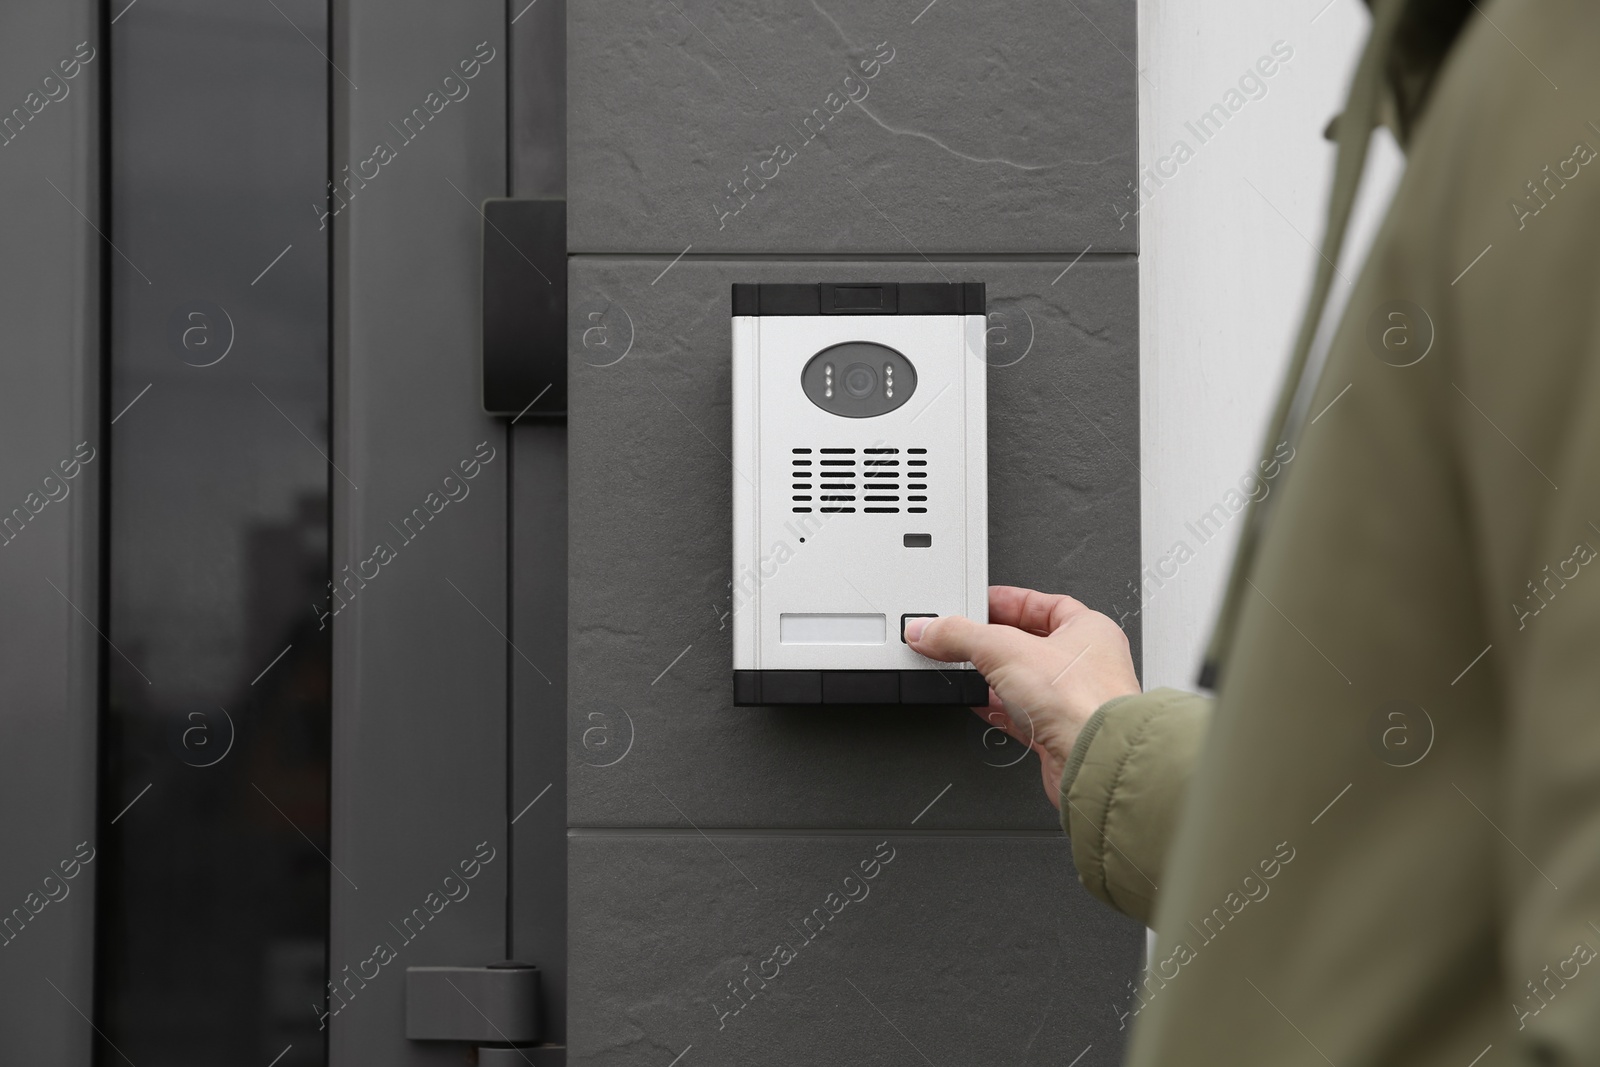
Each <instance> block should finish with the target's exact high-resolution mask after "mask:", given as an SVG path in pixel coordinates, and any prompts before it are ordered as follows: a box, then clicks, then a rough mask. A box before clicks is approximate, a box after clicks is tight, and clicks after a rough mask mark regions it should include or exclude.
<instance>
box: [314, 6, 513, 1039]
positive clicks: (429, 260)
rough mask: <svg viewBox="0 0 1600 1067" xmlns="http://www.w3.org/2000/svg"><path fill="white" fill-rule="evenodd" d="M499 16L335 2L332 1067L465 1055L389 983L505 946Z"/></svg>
mask: <svg viewBox="0 0 1600 1067" xmlns="http://www.w3.org/2000/svg"><path fill="white" fill-rule="evenodd" d="M506 22H507V17H506V13H505V5H504V3H502V2H498V0H463V2H457V3H450V4H439V3H435V2H433V0H342V2H340V3H338V4H336V5H335V8H334V42H333V48H332V49H330V51H329V54H330V56H331V57H332V59H333V62H334V63H335V64H337V65H338V68H339V71H340V74H339V76H337V77H335V78H334V80H333V98H334V109H333V115H334V136H333V144H334V154H333V161H332V162H333V172H334V174H335V175H336V177H337V179H338V181H339V182H340V186H339V190H338V196H337V199H336V201H335V203H334V205H333V206H334V207H335V208H337V210H338V214H337V216H336V217H334V218H333V219H332V220H331V221H330V225H331V227H332V229H333V233H334V237H333V244H334V268H333V271H334V273H333V285H334V330H333V336H334V405H335V407H334V410H335V412H336V416H335V420H334V423H335V442H334V443H335V451H334V454H333V458H334V461H335V462H336V463H338V464H339V466H340V468H342V469H343V471H344V472H345V473H346V474H348V475H349V476H350V481H349V482H346V481H344V480H343V479H342V478H341V479H338V480H336V481H335V483H334V542H333V543H334V559H333V565H334V570H335V574H336V575H337V576H338V577H339V580H340V581H341V582H342V583H343V582H345V581H346V578H345V576H346V575H347V574H349V575H354V576H355V577H351V578H350V579H348V585H347V586H345V588H346V598H345V606H343V607H342V608H341V609H340V613H339V616H338V618H337V619H336V620H334V664H335V669H334V705H333V712H334V715H333V717H334V749H333V755H334V763H333V766H334V793H333V801H334V803H333V853H332V855H333V859H334V861H335V862H337V863H338V864H339V866H340V867H341V868H342V869H344V870H345V871H346V872H348V873H349V875H350V876H351V878H352V879H353V880H354V882H355V883H356V884H357V885H359V886H360V889H359V891H357V890H355V889H354V888H351V887H347V886H342V885H339V884H335V886H334V889H333V895H332V900H331V926H330V932H331V933H330V942H331V948H330V953H331V959H330V971H331V972H332V974H333V975H334V976H335V978H336V980H337V981H338V982H339V987H338V988H339V996H338V997H337V998H336V999H335V1002H334V1003H333V1004H332V1005H331V1007H332V1008H333V1009H334V1010H337V1012H338V1014H337V1015H336V1016H335V1017H334V1018H332V1019H331V1020H330V1024H329V1025H330V1030H331V1037H330V1044H329V1050H330V1057H329V1058H330V1062H331V1063H333V1064H336V1065H338V1067H366V1065H367V1064H382V1065H384V1067H409V1065H421V1064H442V1063H460V1062H462V1059H463V1057H464V1056H465V1055H466V1052H465V1051H464V1049H463V1047H462V1046H460V1045H455V1044H451V1043H448V1042H412V1041H407V1040H406V1038H405V1025H404V1014H405V975H404V971H405V969H406V968H407V967H412V966H428V965H483V964H487V963H490V962H493V961H495V960H498V959H502V958H503V957H504V954H505V951H506V897H505V887H506V879H507V877H508V872H507V868H508V866H509V863H508V861H507V859H506V855H505V853H506V823H507V820H508V815H507V812H506V807H507V801H506V777H505V767H506V754H505V743H506V706H507V693H506V674H507V668H506V663H507V660H506V656H507V631H506V624H507V602H508V600H509V598H510V593H509V590H508V588H507V580H506V558H507V552H506V521H507V519H506V477H507V476H506V473H505V468H506V465H507V464H508V462H510V458H509V456H508V455H507V448H506V434H505V428H504V426H503V425H502V424H500V423H498V422H497V421H495V420H494V419H491V418H490V417H488V416H487V415H485V414H484V412H483V408H482V397H481V384H480V380H479V372H478V359H479V330H478V317H479V309H480V297H481V286H480V279H479V267H478V263H479V255H480V239H481V238H480V232H481V229H482V225H483V222H482V217H481V215H480V214H479V205H480V203H481V202H482V200H483V199H484V198H485V197H490V196H495V197H499V196H504V195H505V192H506V171H507V168H506V81H505V78H506V75H505V69H506V66H507V57H506V41H505V30H506ZM346 167H348V168H349V169H348V170H346V169H345V168H346ZM346 183H348V184H346ZM358 487H359V488H358ZM346 567H348V568H349V570H348V571H346V569H345V568H346ZM518 644H519V645H520V644H521V642H518ZM523 651H525V652H527V653H529V654H530V658H531V659H533V661H534V662H539V660H540V658H541V657H540V655H539V654H538V653H537V652H536V650H532V649H528V648H527V647H526V646H523ZM541 665H542V664H541ZM479 856H482V857H483V859H481V860H480V859H476V857H479ZM463 863H466V864H467V865H468V868H469V869H470V870H471V871H472V872H473V876H472V877H470V878H468V879H467V880H466V881H463V879H462V876H461V873H460V867H461V865H462V864H463ZM446 879H451V881H450V882H448V883H447V882H446ZM460 885H464V886H465V887H466V890H465V892H463V891H462V890H461V889H460V888H457V889H455V893H456V896H457V898H459V899H450V900H449V901H445V898H444V897H443V895H442V894H445V893H447V892H450V891H451V887H452V886H460ZM380 945H381V946H383V947H384V949H386V950H387V951H379V946H380ZM391 953H392V955H391ZM347 967H348V968H349V971H348V972H347V971H346V970H345V968H347ZM363 972H364V973H365V975H366V978H364V979H363V978H360V977H352V976H354V975H359V974H360V973H363Z"/></svg>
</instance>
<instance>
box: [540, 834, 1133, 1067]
mask: <svg viewBox="0 0 1600 1067" xmlns="http://www.w3.org/2000/svg"><path fill="white" fill-rule="evenodd" d="M885 858H886V859H887V862H885ZM863 864H865V867H863ZM571 871H572V890H571V893H572V905H571V906H572V926H571V937H572V959H573V967H572V1032H573V1034H574V1038H573V1043H572V1046H571V1049H570V1055H571V1057H572V1062H573V1063H575V1064H603V1065H606V1067H625V1065H630V1064H638V1065H640V1067H662V1065H663V1064H666V1063H668V1062H671V1061H672V1060H673V1059H674V1057H676V1056H678V1055H679V1054H680V1053H682V1052H684V1050H685V1048H686V1047H689V1046H692V1050H691V1051H689V1052H688V1054H687V1055H686V1056H684V1058H683V1063H684V1064H696V1063H697V1064H748V1063H796V1064H799V1063H804V1064H873V1065H878V1064H882V1065H891V1064H893V1065H903V1064H917V1063H922V1062H924V1058H926V1060H927V1062H932V1063H935V1064H939V1065H941V1067H943V1065H947V1064H950V1065H954V1064H963V1065H964V1064H1017V1065H1025V1064H1066V1063H1068V1062H1074V1059H1073V1058H1074V1057H1076V1056H1079V1055H1080V1054H1083V1055H1082V1059H1080V1060H1077V1061H1075V1062H1076V1065H1077V1067H1104V1065H1108V1064H1115V1063H1117V1062H1119V1060H1120V1054H1121V1047H1122V1038H1123V1036H1125V1031H1124V1030H1122V1029H1121V1022H1122V1020H1121V1017H1120V1016H1121V1013H1122V1012H1123V1011H1126V1010H1128V1007H1129V1003H1128V1001H1129V995H1130V994H1129V989H1128V987H1127V982H1128V980H1129V978H1130V976H1131V975H1132V974H1133V972H1134V970H1135V968H1136V967H1137V966H1138V960H1139V955H1140V952H1141V949H1142V947H1143V937H1142V929H1141V928H1140V927H1139V925H1138V924H1137V923H1134V922H1132V921H1130V920H1128V919H1126V918H1123V917H1122V916H1120V915H1118V914H1116V913H1115V912H1113V911H1112V910H1111V909H1109V908H1107V907H1105V906H1104V905H1102V904H1101V903H1100V902H1099V901H1096V900H1094V899H1093V898H1092V897H1090V896H1089V895H1088V893H1086V892H1085V891H1084V890H1083V888H1082V887H1081V886H1079V885H1078V884H1077V881H1076V876H1075V875H1074V873H1073V870H1072V862H1071V850H1070V847H1069V845H1068V844H1067V842H1066V841H1065V840H1063V839H1061V838H1059V837H1044V836H1027V837H987V838H979V837H955V836H942V835H941V836H932V835H921V836H914V837H908V836H900V837H892V836H889V835H887V834H874V835H871V836H869V835H865V834H859V835H841V836H833V837H802V836H788V837H761V838H748V837H740V836H737V835H732V834H723V835H717V836H716V837H715V838H714V839H712V838H706V837H701V836H699V835H696V834H694V833H692V832H690V833H687V834H674V835H670V836H669V835H657V836H651V837H631V836H625V835H623V834H620V833H618V834H607V835H605V836H599V837H583V836H580V837H577V838H574V839H573V841H572V847H571ZM868 873H871V874H872V877H870V878H868V877H866V875H867V874H868ZM752 975H754V977H752ZM729 983H733V984H734V986H736V987H737V989H738V990H739V991H738V992H737V993H736V992H735V990H734V989H733V988H730V986H729ZM1090 1046H1092V1047H1090Z"/></svg>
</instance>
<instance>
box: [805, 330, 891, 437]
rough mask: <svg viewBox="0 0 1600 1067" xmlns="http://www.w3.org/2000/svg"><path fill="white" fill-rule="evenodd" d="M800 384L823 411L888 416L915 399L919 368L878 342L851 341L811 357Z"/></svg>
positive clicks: (847, 415) (859, 416) (855, 416)
mask: <svg viewBox="0 0 1600 1067" xmlns="http://www.w3.org/2000/svg"><path fill="white" fill-rule="evenodd" d="M800 387H801V389H803V390H804V391H805V394H806V396H807V397H809V398H810V400H811V402H812V403H813V404H815V405H817V407H819V408H821V409H822V410H824V411H826V412H828V413H830V414H833V415H839V416H842V417H844V418H847V419H869V418H872V417H873V416H875V415H886V414H888V413H889V412H891V411H893V410H895V409H896V408H898V407H900V406H901V405H902V404H904V403H905V402H906V401H907V400H910V399H911V394H912V393H914V392H916V389H917V368H916V367H914V366H913V365H912V363H911V361H910V360H909V359H907V358H906V357H905V355H904V354H903V353H901V352H897V351H896V350H895V349H893V348H890V347H889V346H888V345H881V344H878V343H877V342H875V341H846V342H844V343H843V344H837V345H830V346H829V347H827V348H824V349H823V350H822V351H820V352H818V353H817V354H816V355H814V356H812V357H811V359H810V360H808V361H807V362H806V365H805V369H804V370H802V371H801V372H800Z"/></svg>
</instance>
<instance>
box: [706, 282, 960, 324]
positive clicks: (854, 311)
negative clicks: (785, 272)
mask: <svg viewBox="0 0 1600 1067" xmlns="http://www.w3.org/2000/svg"><path fill="white" fill-rule="evenodd" d="M987 300H988V298H987V294H986V292H985V289H984V283H983V282H818V283H816V284H797V283H792V282H780V283H770V282H769V283H761V284H748V283H737V284H735V285H734V287H733V313H734V315H736V316H738V315H982V314H985V312H986V311H987V310H988V308H987Z"/></svg>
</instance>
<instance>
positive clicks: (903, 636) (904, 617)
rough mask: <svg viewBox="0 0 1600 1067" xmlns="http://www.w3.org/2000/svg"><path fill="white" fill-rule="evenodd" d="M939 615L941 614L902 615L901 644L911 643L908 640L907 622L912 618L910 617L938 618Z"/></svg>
mask: <svg viewBox="0 0 1600 1067" xmlns="http://www.w3.org/2000/svg"><path fill="white" fill-rule="evenodd" d="M938 617H939V616H937V615H919V614H911V615H902V616H900V643H901V644H908V643H909V642H907V641H906V622H907V621H908V620H910V619H937V618H938Z"/></svg>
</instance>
